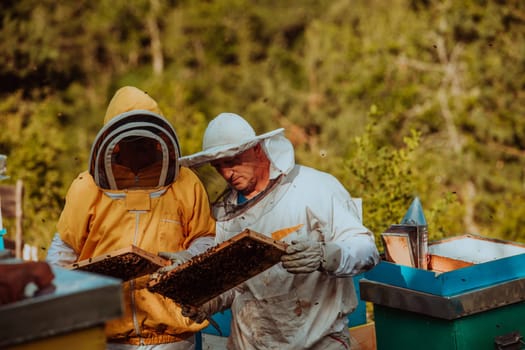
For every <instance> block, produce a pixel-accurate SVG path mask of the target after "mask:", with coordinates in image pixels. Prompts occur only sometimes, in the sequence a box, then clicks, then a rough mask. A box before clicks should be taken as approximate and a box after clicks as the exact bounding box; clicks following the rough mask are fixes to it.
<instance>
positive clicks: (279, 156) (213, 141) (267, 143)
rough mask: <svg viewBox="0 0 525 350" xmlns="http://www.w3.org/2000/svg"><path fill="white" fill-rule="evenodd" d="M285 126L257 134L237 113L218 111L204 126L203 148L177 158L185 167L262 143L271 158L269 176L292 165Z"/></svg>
mask: <svg viewBox="0 0 525 350" xmlns="http://www.w3.org/2000/svg"><path fill="white" fill-rule="evenodd" d="M283 132H284V129H283V128H280V129H276V130H273V131H270V132H267V133H264V134H261V135H256V134H255V131H254V130H253V128H252V127H251V125H250V124H249V123H248V122H247V121H246V120H245V119H244V118H243V117H241V116H240V115H237V114H234V113H221V114H219V115H218V116H216V117H215V118H214V119H213V120H212V121H211V122H210V123H209V124H208V127H207V128H206V131H205V132H204V137H203V140H202V151H201V152H198V153H195V154H191V155H188V156H185V157H182V158H181V159H180V161H181V164H182V165H184V166H189V167H194V166H199V165H202V164H205V163H209V162H212V161H214V160H217V159H220V158H229V157H233V156H235V155H237V154H239V153H241V152H244V151H246V150H247V149H249V148H252V147H254V146H255V145H257V144H259V143H260V144H262V146H263V149H264V151H265V153H266V155H267V157H268V159H269V160H270V163H271V167H270V179H273V178H275V177H277V176H279V175H280V174H286V173H288V172H289V171H290V170H291V169H292V168H293V166H294V165H295V160H294V150H293V146H292V144H291V142H290V141H289V140H288V139H287V138H286V137H285V136H284V133H283Z"/></svg>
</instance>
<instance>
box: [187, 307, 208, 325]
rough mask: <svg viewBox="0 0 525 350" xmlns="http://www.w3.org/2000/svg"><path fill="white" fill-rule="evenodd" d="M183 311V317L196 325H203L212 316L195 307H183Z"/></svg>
mask: <svg viewBox="0 0 525 350" xmlns="http://www.w3.org/2000/svg"><path fill="white" fill-rule="evenodd" d="M181 309H182V315H183V316H185V317H188V318H189V319H191V320H192V321H194V322H196V323H202V322H204V321H205V320H206V319H208V318H209V316H210V315H208V313H207V312H205V311H204V310H203V309H202V308H198V307H195V306H189V305H183V306H182V307H181Z"/></svg>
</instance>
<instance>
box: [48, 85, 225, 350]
mask: <svg viewBox="0 0 525 350" xmlns="http://www.w3.org/2000/svg"><path fill="white" fill-rule="evenodd" d="M104 124H105V125H104V127H103V128H102V130H101V131H100V132H99V134H98V135H97V137H96V139H95V141H94V143H93V146H92V150H91V156H90V164H89V165H90V167H89V171H86V172H83V173H81V174H80V175H79V176H78V177H77V178H76V179H75V180H74V182H73V183H72V185H71V186H70V188H69V190H68V193H67V196H66V203H65V206H64V209H63V212H62V214H61V216H60V219H59V222H58V224H57V228H58V232H60V236H61V238H62V240H63V241H64V242H65V243H67V244H68V245H70V246H71V247H72V248H73V249H74V250H75V252H76V253H77V255H78V259H79V260H82V259H87V258H90V257H94V256H98V255H101V254H103V253H107V252H110V251H113V250H117V249H121V248H124V247H128V246H130V245H131V244H133V245H136V246H138V247H140V248H142V249H144V250H146V251H149V252H151V253H154V254H157V253H158V252H159V251H171V252H177V251H181V250H185V249H187V248H188V247H189V246H190V244H191V242H192V241H193V240H194V239H196V238H198V237H204V236H213V235H214V234H215V221H214V220H213V218H212V217H211V211H210V206H209V201H208V197H207V194H206V191H205V189H204V186H203V185H202V183H201V182H200V180H199V179H198V177H197V176H196V175H195V174H194V173H193V172H192V171H191V170H189V169H188V168H185V167H180V166H179V165H178V157H179V156H180V150H179V146H178V141H177V137H176V134H175V131H174V130H173V128H172V127H171V125H170V124H169V123H168V122H167V120H166V119H165V118H164V117H162V113H161V111H160V109H159V108H158V105H157V103H156V102H155V101H154V100H153V99H152V98H151V97H149V96H148V95H147V94H146V93H144V92H142V91H141V90H139V89H136V88H134V87H124V88H121V89H120V90H118V91H117V93H116V94H115V95H114V97H113V99H112V101H111V102H110V104H109V106H108V109H107V112H106V116H105V119H104ZM144 139H149V140H153V141H154V143H155V144H156V148H155V150H154V152H155V154H156V155H155V157H158V159H156V160H155V162H153V163H152V164H150V165H149V166H148V167H146V168H144V169H146V170H145V172H146V173H147V174H148V175H147V176H145V177H144V178H145V179H146V181H145V182H141V181H137V184H138V185H137V186H129V185H130V184H131V183H132V182H130V181H131V180H130V179H128V180H126V181H124V180H122V174H123V173H122V172H121V171H120V170H119V167H120V165H119V164H113V163H112V162H116V159H118V157H117V156H118V154H119V152H120V150H121V147H122V142H124V141H126V140H133V141H132V142H141V140H144ZM137 140H138V141H137ZM119 143H120V144H119ZM144 169H143V170H144ZM121 170H122V169H121ZM155 172H156V173H158V174H154V173H155ZM138 173H139V172H137V174H138ZM137 174H135V175H134V176H139V175H137ZM124 178H126V176H124ZM139 180H140V179H139ZM145 278H146V279H147V277H145ZM144 282H145V280H144V278H142V279H137V280H133V281H130V282H125V283H124V284H123V291H124V304H125V312H124V315H123V317H121V318H120V319H116V320H111V321H109V322H107V325H106V336H107V338H108V340H109V341H112V342H123V343H128V344H140V343H143V344H160V343H167V342H174V341H178V340H181V339H184V338H187V337H188V336H189V335H191V334H192V333H194V332H196V331H198V330H200V329H202V328H203V327H205V326H206V325H207V323H203V324H196V323H194V322H192V321H190V320H189V319H187V318H185V317H183V316H182V315H181V312H180V308H179V307H178V306H177V305H176V304H175V303H173V302H172V301H171V300H170V299H168V298H164V297H162V296H160V295H158V294H153V293H150V292H149V291H148V290H147V289H146V288H145V286H146V283H144Z"/></svg>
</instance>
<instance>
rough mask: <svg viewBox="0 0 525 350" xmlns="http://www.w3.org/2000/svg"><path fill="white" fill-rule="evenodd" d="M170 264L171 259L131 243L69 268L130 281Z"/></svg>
mask: <svg viewBox="0 0 525 350" xmlns="http://www.w3.org/2000/svg"><path fill="white" fill-rule="evenodd" d="M169 264H170V261H169V260H167V259H164V258H161V257H160V256H158V255H155V254H152V253H150V252H147V251H145V250H143V249H141V248H139V247H137V246H134V245H131V246H129V247H126V248H122V249H119V250H114V251H111V252H109V253H106V254H103V255H99V256H96V257H93V258H89V259H85V260H81V261H79V262H76V263H73V264H71V265H69V266H68V268H69V269H71V270H81V271H87V272H93V273H98V274H101V275H105V276H110V277H115V278H119V279H121V280H122V281H129V280H131V279H134V278H137V277H141V276H144V275H147V274H150V273H153V272H155V271H157V270H158V269H159V268H161V267H163V266H166V265H169Z"/></svg>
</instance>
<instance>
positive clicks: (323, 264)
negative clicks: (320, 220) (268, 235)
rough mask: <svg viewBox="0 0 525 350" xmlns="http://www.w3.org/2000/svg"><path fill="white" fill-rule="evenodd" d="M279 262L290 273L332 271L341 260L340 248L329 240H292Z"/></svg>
mask: <svg viewBox="0 0 525 350" xmlns="http://www.w3.org/2000/svg"><path fill="white" fill-rule="evenodd" d="M281 262H282V264H283V267H284V268H285V269H286V270H287V271H288V272H290V273H310V272H313V271H328V272H333V271H335V270H336V269H337V268H338V267H339V263H340V262H341V248H339V246H338V245H337V244H335V243H330V242H329V243H324V242H317V241H299V242H297V241H292V243H291V244H290V245H289V246H288V247H287V248H286V253H285V254H284V255H283V256H282V257H281Z"/></svg>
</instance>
